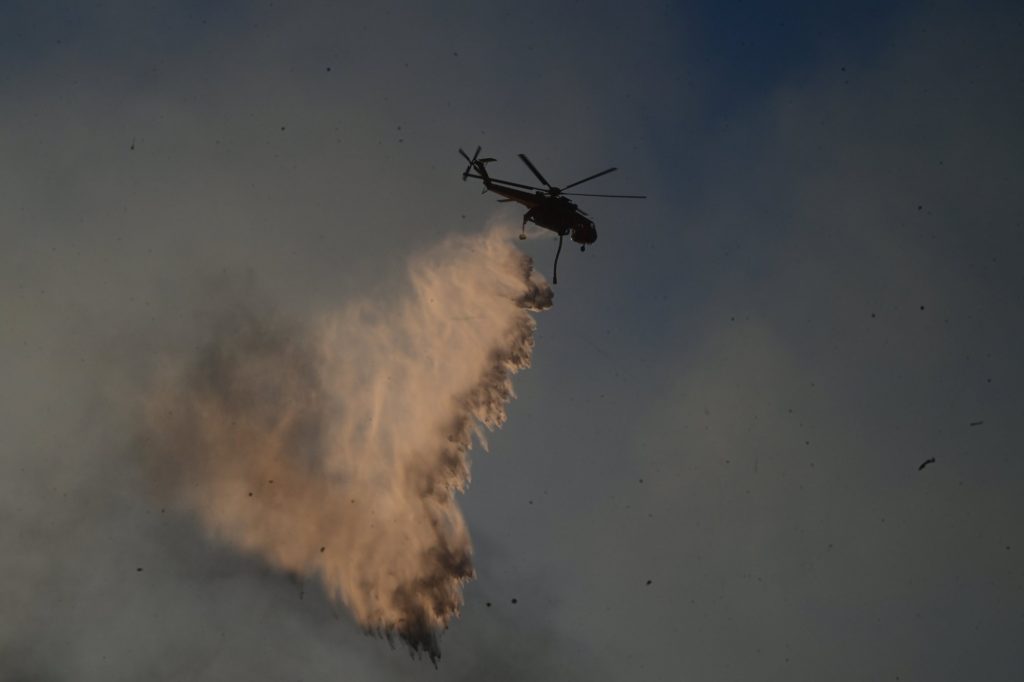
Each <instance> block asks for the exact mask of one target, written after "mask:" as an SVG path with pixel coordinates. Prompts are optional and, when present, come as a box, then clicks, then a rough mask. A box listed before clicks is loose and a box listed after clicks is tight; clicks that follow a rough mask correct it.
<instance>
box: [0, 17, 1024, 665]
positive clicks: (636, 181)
mask: <svg viewBox="0 0 1024 682" xmlns="http://www.w3.org/2000/svg"><path fill="white" fill-rule="evenodd" d="M822 4H823V3H811V2H807V3H754V2H729V3H710V2H709V3H704V4H703V5H702V4H699V3H693V4H688V5H687V4H682V3H659V4H654V3H643V2H642V3H627V4H622V3H577V4H571V5H570V4H564V3H542V2H538V3H533V2H525V3H516V4H514V5H511V4H501V3H499V4H492V3H479V2H476V3H474V2H464V3H437V4H436V5H428V4H425V3H423V4H420V3H408V4H404V3H388V4H385V3H365V4H364V5H363V6H357V4H356V3H326V2H324V3H314V2H309V3H284V2H277V3H243V2H222V3H209V2H191V3H186V2H177V3H175V2H159V1H153V2H98V3H61V2H50V3H40V2H5V3H3V20H2V21H0V64H2V65H3V66H2V68H0V198H2V200H0V377H2V379H3V390H2V391H0V575H2V576H3V580H2V583H0V678H3V679H14V680H70V679H74V680H117V679H149V680H178V679H192V680H221V679H253V680H321V679H332V680H335V679H352V680H390V679H409V680H412V679H422V677H423V676H425V675H433V676H434V677H436V678H437V679H467V680H469V679H493V680H566V679H569V680H572V679H587V680H591V679H597V680H604V679H607V680H618V679H642V680H644V679H650V680H666V679H682V680H716V681H717V680H822V679H834V680H865V679H872V680H897V679H899V680H965V679H984V680H992V681H997V680H1007V681H1009V680H1019V679H1024V653H1022V649H1021V646H1020V644H1021V642H1022V641H1024V532H1022V525H1021V523H1020V520H1021V518H1024V459H1022V453H1024V447H1022V446H1024V433H1022V431H1021V428H1022V427H1021V423H1022V422H1021V417H1022V414H1024V397H1022V393H1021V390H1020V387H1021V386H1022V385H1024V363H1022V362H1021V351H1020V349H1021V347H1022V345H1024V344H1022V340H1024V316H1022V310H1024V275H1022V273H1024V269H1022V267H1021V263H1022V262H1024V236H1022V235H1024V186H1022V185H1024V127H1022V125H1021V121H1024V12H1022V10H1021V9H1020V8H1019V5H1017V4H1015V3H1009V2H1007V3H969V4H968V3H941V2H940V3H907V2H886V3H882V2H871V3H825V4H827V5H828V7H827V8H822V7H821V5H822ZM477 144H480V145H483V146H484V150H485V152H486V153H487V154H488V155H491V156H495V157H497V159H498V161H497V162H496V163H495V164H493V165H492V166H491V170H492V171H493V172H494V173H495V174H498V175H500V177H505V178H508V179H510V180H514V181H520V182H522V181H529V180H530V176H529V174H528V171H527V169H526V168H525V167H523V166H522V165H521V164H519V162H518V161H517V160H516V158H515V154H516V153H519V152H525V153H527V154H528V155H530V157H531V159H532V160H533V161H534V162H535V163H536V164H537V165H538V166H539V167H540V168H541V169H542V170H543V172H544V173H545V175H547V176H548V179H551V180H552V181H553V182H555V183H556V184H557V183H559V182H561V183H567V182H571V181H572V180H575V179H576V178H579V177H583V176H585V175H587V174H590V173H593V172H596V171H598V170H601V169H602V168H605V167H607V166H610V165H615V166H618V168H619V171H618V172H617V173H616V174H614V175H610V176H608V177H607V178H601V179H599V180H595V181H594V182H593V183H592V184H588V185H587V187H586V191H591V192H624V193H634V192H637V193H645V194H647V195H649V198H648V199H647V200H646V201H644V202H629V201H619V202H616V201H611V200H603V199H592V200H590V201H587V202H586V203H585V204H583V207H584V208H585V209H586V210H587V211H588V212H589V213H590V214H591V216H592V217H593V218H594V219H595V221H596V222H597V229H598V231H599V234H600V238H599V240H598V242H597V243H596V244H595V245H594V246H593V248H590V249H588V250H587V252H586V253H585V254H580V253H579V252H578V251H576V250H575V249H569V250H567V251H566V252H564V253H563V254H562V260H561V262H560V268H559V269H560V278H559V280H560V283H559V285H558V287H557V290H556V297H555V305H554V307H553V309H551V310H550V311H547V312H544V313H541V314H539V315H538V316H537V319H538V323H539V328H538V332H537V347H536V351H535V354H534V358H533V367H532V368H531V369H530V370H528V371H526V372H525V373H523V374H521V375H519V376H518V377H517V379H516V390H517V393H518V399H517V400H516V401H515V402H513V403H512V404H511V406H510V410H509V421H508V423H507V424H506V425H505V427H504V428H503V429H502V430H501V431H498V432H496V433H494V434H492V435H491V436H490V452H488V453H479V452H478V453H475V454H474V462H473V481H472V484H471V485H470V487H469V489H468V490H467V492H466V493H465V494H464V495H463V497H462V506H463V510H464V512H465V515H466V518H467V520H468V523H469V526H470V530H471V532H472V535H473V539H474V544H475V550H476V556H475V560H476V566H477V574H478V577H477V579H476V580H475V581H473V582H471V583H470V584H469V585H468V586H467V588H466V605H465V609H464V612H463V614H462V617H461V618H460V619H459V620H457V621H455V622H454V623H453V625H452V627H451V628H450V629H449V631H448V632H446V633H444V635H443V636H442V639H441V647H442V651H443V658H442V660H441V665H440V669H439V671H437V672H436V673H435V672H434V671H433V669H432V668H431V667H430V664H429V663H428V662H426V661H422V660H420V661H417V660H412V659H410V658H409V657H408V656H406V655H405V653H404V652H403V651H401V650H400V649H398V650H395V651H392V650H391V649H390V648H389V647H388V645H387V643H386V642H384V641H382V640H379V639H375V638H372V637H366V636H363V635H362V634H361V633H360V631H359V629H358V627H357V626H356V625H355V624H354V623H353V622H352V620H351V619H350V618H349V617H348V616H347V614H345V613H344V612H343V611H341V612H339V613H336V614H335V613H334V612H333V611H332V607H331V605H330V604H329V602H328V600H327V599H326V597H325V596H324V594H323V593H322V592H321V591H320V590H319V589H318V588H317V587H316V586H315V585H307V586H306V589H305V596H304V598H303V599H301V600H300V599H299V598H298V592H299V590H298V587H297V586H296V584H295V583H294V581H292V580H289V578H288V577H287V576H284V575H281V574H279V573H276V572H275V571H273V570H271V569H269V568H267V567H265V566H264V565H263V564H261V562H259V561H258V560H256V559H253V558H249V557H246V556H242V555H239V554H236V553H235V552H233V551H231V550H229V549H227V548H226V547H224V546H222V545H220V544H218V543H217V542H216V541H215V540H213V539H210V538H208V537H207V536H206V534H204V533H203V532H202V531H201V530H200V529H199V528H198V527H197V525H196V524H195V523H194V522H193V520H192V519H191V518H188V516H187V515H180V514H172V513H169V512H168V513H162V512H161V508H162V503H161V501H160V500H159V499H158V498H157V497H155V496H154V495H153V494H151V490H150V488H149V483H148V479H147V474H146V472H145V469H146V459H147V445H146V442H145V440H144V438H142V437H141V436H140V426H139V411H138V401H139V396H140V395H141V394H142V393H143V392H144V391H145V387H146V385H147V382H148V381H150V380H151V377H152V375H153V372H154V371H155V370H156V368H157V367H158V366H159V363H160V358H162V357H165V356H166V355H168V354H174V353H180V352H183V351H187V350H188V349H189V348H192V347H194V346H195V345H196V344H198V343H201V342H202V340H203V339H204V338H206V336H207V335H208V333H209V320H210V316H211V315H213V314H214V313H212V312H211V311H213V310H216V309H218V307H222V306H224V305H233V304H234V303H233V302H236V301H239V300H244V301H245V302H246V305H257V306H263V307H266V308H268V309H274V310H276V311H279V314H281V315H284V316H288V317H291V318H294V319H306V318H309V317H311V316H314V315H316V314H318V313H320V312H322V311H325V310H331V309H334V308H337V307H340V306H343V305H344V304H345V303H346V301H349V300H352V299H353V298H355V297H364V296H380V297H381V298H382V299H384V298H386V297H387V296H388V295H389V294H390V293H391V292H393V291H396V290H400V289H401V287H402V286H403V277H404V274H405V263H406V262H407V259H408V258H409V257H410V256H412V255H414V254H416V253H418V252H420V251H422V250H423V249H425V248H428V247H430V246H432V245H434V244H436V243H437V242H439V241H440V240H441V238H442V237H443V236H444V235H446V234H448V233H451V232H459V233H467V234H468V233H473V232H477V231H479V230H481V229H483V227H484V226H485V224H487V223H488V222H490V221H494V220H503V221H506V222H508V223H510V224H512V225H517V223H518V221H519V216H520V215H521V213H520V212H519V211H517V210H516V209H515V208H514V207H512V208H510V207H508V206H507V205H500V206H499V205H498V204H495V203H493V202H492V197H491V196H481V195H480V194H479V189H478V187H476V186H475V185H473V184H470V183H465V184H464V183H462V182H460V179H459V174H460V173H461V171H462V169H463V165H464V164H463V162H462V161H461V159H460V158H459V157H458V155H457V151H456V150H457V149H458V148H459V147H463V148H466V149H472V148H474V147H475V146H476V145H477ZM582 189H583V188H581V190H582ZM554 246H555V242H554V241H553V238H552V237H551V235H550V234H549V235H546V236H545V235H542V234H540V233H537V234H535V235H534V237H533V238H532V239H531V240H529V241H527V242H525V244H524V246H523V248H524V249H525V250H526V251H527V252H528V253H529V254H530V255H532V256H533V257H534V258H535V259H536V261H537V267H538V268H539V269H540V270H541V271H542V272H544V273H545V274H550V267H551V260H552V257H553V255H554ZM932 457H934V458H935V462H934V463H932V464H931V465H929V466H928V467H927V468H925V469H924V470H919V469H918V466H919V465H920V464H921V463H922V462H923V461H924V460H926V459H928V458H932ZM139 568H142V569H143V570H142V571H139V570H138V569H139ZM513 599H515V600H516V603H514V604H513ZM488 603H491V604H492V605H491V606H490V607H488V606H487V604H488ZM336 616H337V617H336Z"/></svg>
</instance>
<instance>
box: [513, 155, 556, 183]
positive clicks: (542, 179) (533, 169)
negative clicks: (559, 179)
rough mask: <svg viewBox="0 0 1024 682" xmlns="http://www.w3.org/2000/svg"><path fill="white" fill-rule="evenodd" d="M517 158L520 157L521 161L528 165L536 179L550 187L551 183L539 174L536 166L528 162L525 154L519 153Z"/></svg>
mask: <svg viewBox="0 0 1024 682" xmlns="http://www.w3.org/2000/svg"><path fill="white" fill-rule="evenodd" d="M519 158H520V159H522V160H523V163H525V164H526V165H527V166H528V167H529V169H530V170H532V171H533V174H534V175H536V176H537V179H538V180H540V181H541V184H543V185H544V186H545V187H551V183H550V182H548V181H547V180H545V179H544V176H543V175H541V174H540V171H539V170H537V167H536V166H534V165H533V164H532V163H530V160H529V159H528V158H526V154H520V155H519Z"/></svg>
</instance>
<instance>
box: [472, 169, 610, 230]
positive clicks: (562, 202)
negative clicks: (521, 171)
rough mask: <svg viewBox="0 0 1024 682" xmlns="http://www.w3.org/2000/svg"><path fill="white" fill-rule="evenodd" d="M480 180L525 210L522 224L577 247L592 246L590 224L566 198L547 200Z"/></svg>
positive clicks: (543, 194)
mask: <svg viewBox="0 0 1024 682" xmlns="http://www.w3.org/2000/svg"><path fill="white" fill-rule="evenodd" d="M482 179H483V181H484V187H485V188H486V189H487V190H489V191H491V192H494V193H495V194H500V195H501V196H503V197H505V198H506V199H508V200H510V201H515V202H517V203H520V204H522V205H523V206H526V208H527V209H528V210H527V211H526V214H525V215H524V216H523V223H524V224H525V223H527V222H532V223H534V224H535V225H538V226H539V227H543V228H545V229H547V230H551V231H552V232H554V233H555V234H557V235H560V236H566V235H568V236H569V238H570V239H572V240H573V241H574V242H576V243H577V244H583V245H586V244H593V243H594V242H596V241H597V228H595V227H594V221H593V220H591V219H590V218H588V217H587V216H586V215H584V214H583V212H582V211H580V210H579V208H578V207H577V206H576V204H574V203H573V202H572V201H570V200H569V199H567V198H566V197H563V196H551V195H550V194H547V193H546V192H524V191H523V190H519V189H515V188H514V187H505V186H503V185H499V184H496V183H493V182H491V181H490V180H489V179H487V178H482Z"/></svg>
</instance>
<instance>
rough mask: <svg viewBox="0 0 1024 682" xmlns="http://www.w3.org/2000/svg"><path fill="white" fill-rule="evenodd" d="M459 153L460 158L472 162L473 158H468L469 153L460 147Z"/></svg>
mask: <svg viewBox="0 0 1024 682" xmlns="http://www.w3.org/2000/svg"><path fill="white" fill-rule="evenodd" d="M459 153H460V154H462V158H464V159H465V160H466V161H468V162H469V163H473V160H472V159H471V158H469V154H467V153H466V152H464V151H462V147H459Z"/></svg>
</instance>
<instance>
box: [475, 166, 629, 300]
mask: <svg viewBox="0 0 1024 682" xmlns="http://www.w3.org/2000/svg"><path fill="white" fill-rule="evenodd" d="M480 150H481V148H480V147H477V148H476V152H475V153H474V154H473V158H470V157H469V155H468V154H467V153H466V152H464V151H462V150H461V149H459V154H462V158H464V159H466V161H467V162H468V164H469V165H467V166H466V170H465V171H463V173H462V180H463V181H465V180H466V179H467V178H476V179H478V180H482V181H483V183H484V192H487V191H491V192H494V193H495V194H500V195H501V196H502V197H504V198H503V199H498V201H502V202H506V201H515V202H518V203H520V204H522V205H523V206H526V208H527V211H526V213H524V214H523V231H522V232H521V233H520V234H519V238H520V239H526V223H527V222H532V223H534V224H535V225H538V226H540V227H543V228H545V229H547V230H551V231H552V232H554V233H555V234H557V235H558V250H557V251H556V252H555V267H554V276H553V278H552V282H553V283H554V284H558V256H559V255H561V253H562V240H563V239H564V238H565V236H566V235H569V238H570V239H572V240H573V241H574V242H576V243H577V244H579V245H580V251H586V250H587V245H588V244H593V243H594V242H596V241H597V228H596V227H594V221H593V220H591V219H590V218H589V217H588V216H587V214H586V213H585V212H584V211H583V210H582V209H580V207H579V206H577V205H576V204H575V203H573V202H572V201H571V200H570V199H568V197H569V196H577V197H607V198H609V199H646V198H647V197H646V196H642V195H638V194H584V193H581V192H566V191H565V190H567V189H569V188H570V187H575V186H577V185H582V184H583V183H584V182H590V181H591V180H593V179H595V178H599V177H601V176H602V175H607V174H608V173H611V172H612V171H615V170H617V169H616V168H609V169H607V170H603V171H601V172H600V173H594V174H593V175H589V176H587V177H585V178H583V179H582V180H577V181H576V182H574V183H571V184H569V185H566V186H565V187H555V186H554V185H552V184H551V183H549V182H548V181H547V180H546V179H545V178H544V176H543V175H541V173H540V171H539V170H537V167H536V166H534V165H533V163H532V162H531V161H530V159H528V158H527V157H526V154H520V155H519V158H520V159H521V160H522V162H523V163H525V164H526V167H527V168H529V169H530V171H531V172H532V173H533V174H534V175H535V176H536V177H537V179H538V180H540V182H541V184H542V185H544V187H533V186H531V185H524V184H521V183H518V182H510V181H508V180H499V179H498V178H492V177H491V176H490V175H489V174H488V173H487V164H488V163H492V162H494V161H495V160H496V159H492V158H484V159H481V158H479V157H480ZM523 190H530V191H529V192H525V191H523Z"/></svg>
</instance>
